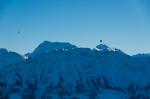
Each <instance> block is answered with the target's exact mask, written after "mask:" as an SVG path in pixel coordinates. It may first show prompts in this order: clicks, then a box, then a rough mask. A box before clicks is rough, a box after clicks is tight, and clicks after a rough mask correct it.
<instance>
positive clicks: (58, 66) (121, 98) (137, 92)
mask: <svg viewBox="0 0 150 99" xmlns="http://www.w3.org/2000/svg"><path fill="white" fill-rule="evenodd" d="M27 57H28V58H23V57H22V56H21V55H19V54H17V53H14V52H8V51H7V50H5V49H1V50H0V65H1V66H3V67H5V68H1V71H2V72H1V73H0V99H7V98H8V99H149V98H150V79H149V78H150V62H148V61H147V60H146V61H143V60H144V59H143V58H141V59H140V58H137V56H129V55H127V54H125V53H124V52H123V51H121V50H119V49H116V48H110V47H108V46H107V45H104V44H100V45H97V46H96V48H94V49H90V48H79V47H77V46H75V45H72V44H69V43H61V42H49V41H45V42H43V43H41V44H40V45H39V46H38V47H37V48H36V49H35V50H34V51H33V52H32V53H30V54H27Z"/></svg>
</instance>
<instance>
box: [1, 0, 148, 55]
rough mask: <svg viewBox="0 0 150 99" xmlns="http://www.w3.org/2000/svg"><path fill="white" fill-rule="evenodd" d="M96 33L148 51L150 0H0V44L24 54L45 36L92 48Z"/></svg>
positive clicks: (121, 45)
mask: <svg viewBox="0 0 150 99" xmlns="http://www.w3.org/2000/svg"><path fill="white" fill-rule="evenodd" d="M18 32H19V33H18ZM100 39H102V40H103V41H104V43H105V44H107V45H109V46H111V47H117V48H120V49H121V50H123V51H124V52H126V53H128V54H136V53H150V46H149V44H150V0H0V48H7V49H9V50H13V51H16V52H19V53H22V54H24V53H26V52H31V51H33V49H34V48H36V47H37V45H38V44H39V43H41V42H43V41H44V40H49V41H60V42H70V43H72V44H75V45H77V46H80V47H90V48H93V47H95V46H96V45H97V44H99V40H100Z"/></svg>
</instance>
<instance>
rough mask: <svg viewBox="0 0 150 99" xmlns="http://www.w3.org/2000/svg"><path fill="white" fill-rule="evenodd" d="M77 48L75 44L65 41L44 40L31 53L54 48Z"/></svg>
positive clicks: (54, 49) (48, 50) (45, 51)
mask: <svg viewBox="0 0 150 99" xmlns="http://www.w3.org/2000/svg"><path fill="white" fill-rule="evenodd" d="M74 48H77V47H76V46H75V45H72V44H70V43H66V42H50V41H44V42H43V43H41V44H40V45H39V46H38V47H37V48H36V49H35V50H34V52H33V53H32V54H39V53H43V52H44V53H48V52H51V51H56V50H70V49H74Z"/></svg>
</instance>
